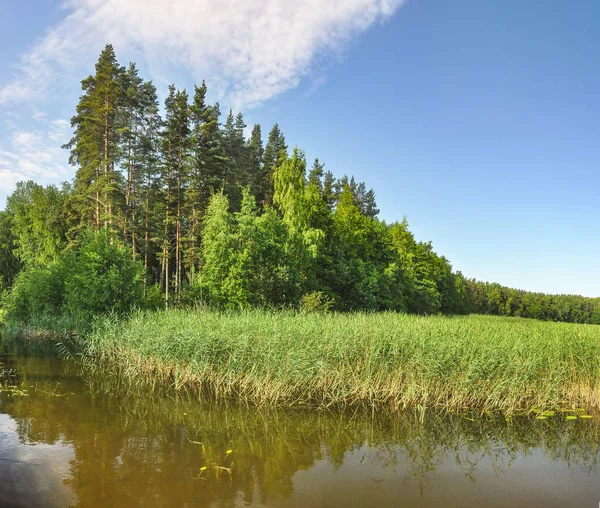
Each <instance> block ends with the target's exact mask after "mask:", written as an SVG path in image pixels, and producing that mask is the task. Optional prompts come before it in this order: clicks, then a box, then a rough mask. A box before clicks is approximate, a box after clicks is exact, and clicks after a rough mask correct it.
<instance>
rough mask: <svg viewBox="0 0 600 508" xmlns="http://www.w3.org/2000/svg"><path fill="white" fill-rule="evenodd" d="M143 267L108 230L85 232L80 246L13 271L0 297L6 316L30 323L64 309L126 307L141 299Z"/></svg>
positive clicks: (80, 312) (118, 309)
mask: <svg viewBox="0 0 600 508" xmlns="http://www.w3.org/2000/svg"><path fill="white" fill-rule="evenodd" d="M143 272H144V270H143V267H142V265H141V264H140V263H138V262H134V261H132V260H131V258H130V257H129V251H128V250H126V249H125V248H124V247H122V246H120V245H118V244H117V243H116V242H114V241H112V240H111V237H110V235H109V234H108V233H106V232H104V231H102V232H98V233H88V234H87V235H86V236H85V237H84V240H83V243H82V245H81V247H80V248H79V249H77V250H74V251H70V252H67V253H65V254H63V255H62V256H61V257H60V259H59V260H58V261H57V262H54V263H52V264H50V265H48V266H46V267H43V268H29V269H26V270H24V271H22V272H21V273H20V274H19V275H18V276H17V278H16V280H15V283H14V285H13V287H12V289H11V291H10V292H9V293H8V294H7V296H6V297H5V298H4V299H3V308H4V309H5V310H6V320H7V321H11V322H19V323H30V322H32V321H33V320H35V319H39V318H40V317H41V316H46V317H52V316H59V315H60V314H63V313H66V314H69V315H91V314H95V313H103V312H108V311H115V312H126V311H128V310H129V309H131V308H132V307H134V306H138V305H141V304H142V303H143V302H144V286H143V284H144V279H143ZM152 299H153V300H155V299H156V298H155V295H154V293H153V294H152Z"/></svg>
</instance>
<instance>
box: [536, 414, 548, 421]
mask: <svg viewBox="0 0 600 508" xmlns="http://www.w3.org/2000/svg"><path fill="white" fill-rule="evenodd" d="M536 418H537V419H538V420H546V419H547V418H548V417H547V416H544V415H539V416H536Z"/></svg>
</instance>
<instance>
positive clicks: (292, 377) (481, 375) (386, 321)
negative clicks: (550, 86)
mask: <svg viewBox="0 0 600 508" xmlns="http://www.w3.org/2000/svg"><path fill="white" fill-rule="evenodd" d="M85 353H86V356H87V357H88V358H92V359H94V360H95V361H96V362H98V363H99V365H100V366H101V367H102V368H108V369H109V370H112V371H113V372H118V373H119V374H120V375H122V376H123V377H124V379H129V380H131V381H133V382H137V383H140V382H143V383H150V384H152V385H155V384H156V383H159V384H161V385H164V384H169V385H172V386H174V387H175V388H177V389H182V388H187V389H192V390H197V391H199V392H204V393H209V394H211V395H215V396H225V397H236V398H241V399H245V400H247V401H251V402H253V403H256V404H259V405H276V406H319V407H328V406H348V405H367V406H372V407H380V406H384V405H385V406H388V407H391V408H392V409H401V408H408V407H413V408H424V407H427V408H442V409H446V410H464V409H477V410H481V411H491V410H496V409H500V410H504V411H506V412H508V413H510V412H513V411H516V410H530V409H533V408H564V407H573V406H577V405H582V406H584V407H586V408H588V409H593V408H596V409H598V408H600V354H599V353H600V327H598V326H594V325H572V324H564V323H547V322H540V321H533V320H525V319H518V318H495V317H484V316H466V317H441V316H433V317H419V316H410V315H403V314H395V313H379V314H361V313H358V314H325V315H323V314H309V315H302V314H297V313H293V312H266V311H248V312H236V313H234V312H230V313H221V312H216V311H201V312H194V311H183V310H181V311H179V310H176V311H169V312H139V313H136V314H134V315H132V316H131V317H130V318H129V319H127V320H125V321H123V320H120V319H118V318H116V317H109V318H106V319H104V320H100V321H98V322H97V324H96V327H95V331H94V332H92V333H91V334H89V335H87V336H86V337H85Z"/></svg>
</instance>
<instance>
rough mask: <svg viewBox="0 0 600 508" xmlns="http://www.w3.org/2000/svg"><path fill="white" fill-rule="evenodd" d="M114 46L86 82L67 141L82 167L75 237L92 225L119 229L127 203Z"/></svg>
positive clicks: (119, 79)
mask: <svg viewBox="0 0 600 508" xmlns="http://www.w3.org/2000/svg"><path fill="white" fill-rule="evenodd" d="M123 73H124V69H123V68H122V67H121V66H119V64H118V63H117V59H116V56H115V52H114V50H113V47H112V46H111V45H110V44H108V45H107V46H106V47H105V48H104V50H103V51H102V53H100V57H99V59H98V62H97V63H96V72H95V74H94V75H93V76H89V77H87V78H86V79H84V80H83V81H82V82H81V86H82V90H83V92H84V93H83V95H82V96H81V98H80V100H79V103H78V105H77V114H76V115H75V116H74V117H73V118H72V119H71V126H72V127H73V128H74V130H75V132H74V135H73V138H72V139H71V141H70V142H69V143H67V144H66V145H65V148H69V149H70V150H71V155H70V158H69V161H70V163H71V164H72V165H74V166H79V169H78V170H77V173H76V175H75V183H74V193H73V201H72V204H71V207H70V209H71V220H72V222H73V223H74V225H73V228H72V231H71V234H70V236H71V237H72V238H73V237H74V236H76V235H77V234H78V233H79V232H80V231H81V230H82V229H83V228H85V227H86V225H87V224H93V225H94V228H95V229H96V230H98V229H99V228H100V227H101V225H104V227H105V228H106V229H116V227H115V216H116V215H117V216H118V215H119V210H120V209H121V207H122V202H123V184H122V179H121V177H120V175H119V174H118V173H117V171H116V164H117V162H118V160H119V142H120V127H121V125H120V121H121V115H120V107H121V103H122V99H123V91H122V77H123Z"/></svg>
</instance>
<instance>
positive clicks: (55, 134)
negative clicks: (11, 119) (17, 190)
mask: <svg viewBox="0 0 600 508" xmlns="http://www.w3.org/2000/svg"><path fill="white" fill-rule="evenodd" d="M39 121H40V122H43V125H41V126H40V128H39V129H35V130H31V131H28V130H14V131H12V132H11V133H10V136H9V141H8V147H7V149H0V207H1V206H3V204H4V201H5V199H6V197H7V196H8V194H9V193H10V192H11V191H12V190H13V189H14V187H15V185H16V183H17V182H18V181H20V180H35V181H36V182H39V183H56V182H58V181H60V180H65V179H67V178H69V177H70V176H71V173H72V170H71V169H70V168H69V167H68V165H67V163H66V162H67V161H66V159H67V154H66V153H65V150H63V149H62V148H60V147H61V145H62V144H64V143H65V141H67V140H68V139H69V123H68V122H67V121H66V120H62V119H60V120H53V121H46V120H39Z"/></svg>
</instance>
